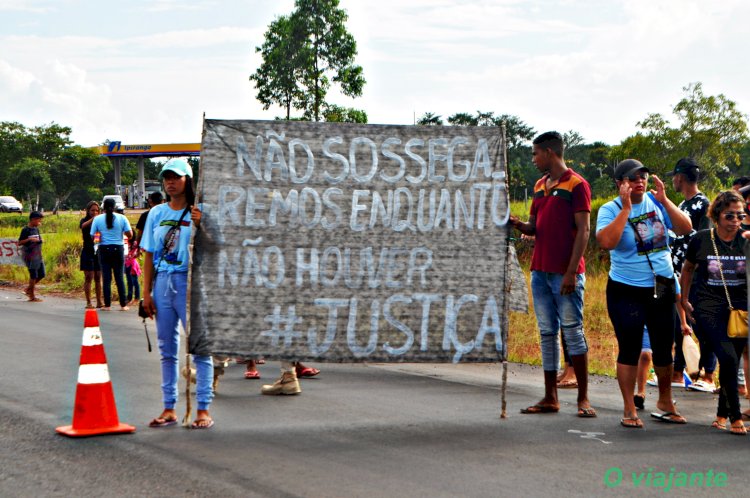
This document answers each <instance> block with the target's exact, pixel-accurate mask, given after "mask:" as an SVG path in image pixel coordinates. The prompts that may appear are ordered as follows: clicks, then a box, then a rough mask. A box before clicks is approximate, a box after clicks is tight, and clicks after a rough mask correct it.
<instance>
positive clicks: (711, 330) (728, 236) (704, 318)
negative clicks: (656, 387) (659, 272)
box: [680, 190, 747, 436]
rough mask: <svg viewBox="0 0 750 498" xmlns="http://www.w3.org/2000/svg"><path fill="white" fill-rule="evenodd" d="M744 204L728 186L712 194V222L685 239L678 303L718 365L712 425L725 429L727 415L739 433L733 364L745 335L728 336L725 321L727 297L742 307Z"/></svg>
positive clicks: (744, 297)
mask: <svg viewBox="0 0 750 498" xmlns="http://www.w3.org/2000/svg"><path fill="white" fill-rule="evenodd" d="M744 208H745V202H744V201H743V199H742V197H741V196H740V195H739V194H738V193H737V192H735V191H733V190H730V191H727V192H722V193H720V194H719V195H718V196H717V197H716V199H715V200H714V202H712V203H711V207H710V208H709V209H708V215H709V217H710V218H711V221H713V222H714V226H715V228H711V229H708V230H701V231H700V232H698V233H696V234H695V235H694V236H693V238H692V239H690V244H689V245H688V250H687V255H686V257H685V263H684V264H683V266H682V275H681V276H680V282H681V283H682V286H683V288H684V289H685V291H684V292H683V293H682V304H683V307H684V308H685V311H686V313H688V317H689V318H691V319H692V318H694V319H695V321H696V323H697V324H698V328H700V330H702V331H703V332H704V333H705V334H706V335H707V336H708V338H709V340H710V341H711V345H712V346H713V350H714V353H715V354H716V357H717V358H718V359H719V365H720V366H721V369H720V370H719V382H720V384H721V390H720V391H719V405H718V408H717V410H716V420H714V422H713V424H712V427H714V428H716V429H722V430H724V429H726V424H727V418H728V419H729V420H730V422H731V426H730V431H731V432H732V434H737V435H740V436H744V435H745V434H747V430H746V429H745V425H744V423H743V422H742V413H741V412H740V399H739V391H738V386H737V369H738V368H739V362H740V358H742V352H743V351H744V349H745V347H746V346H747V339H746V338H730V337H729V336H728V335H727V323H728V321H729V303H730V302H731V306H732V307H733V308H735V309H739V310H747V278H746V263H745V244H746V241H745V239H744V238H743V237H742V233H741V230H740V224H741V223H742V220H744V219H745V217H746V214H745V209H744ZM728 299H729V302H728V301H727V300H728Z"/></svg>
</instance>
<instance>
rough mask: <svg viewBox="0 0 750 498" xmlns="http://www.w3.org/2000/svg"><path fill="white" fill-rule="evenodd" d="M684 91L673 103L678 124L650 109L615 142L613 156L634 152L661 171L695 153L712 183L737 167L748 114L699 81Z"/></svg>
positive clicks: (744, 138) (744, 141) (621, 157)
mask: <svg viewBox="0 0 750 498" xmlns="http://www.w3.org/2000/svg"><path fill="white" fill-rule="evenodd" d="M683 90H684V92H685V94H686V95H685V97H683V98H682V99H681V100H680V101H679V102H678V103H677V105H676V106H674V108H673V114H674V115H675V116H676V117H677V120H678V122H679V126H676V127H673V126H671V123H670V122H669V121H668V120H667V119H666V118H665V117H663V116H662V115H661V114H658V113H656V114H649V115H648V116H646V118H645V119H644V120H643V121H640V122H639V123H638V127H639V128H641V129H642V130H643V131H642V132H638V133H636V134H635V135H633V136H630V137H628V138H626V139H625V140H623V141H622V143H621V144H620V145H618V146H616V147H613V148H612V151H611V154H610V158H612V159H613V160H620V159H625V158H626V157H633V158H636V159H639V160H640V161H641V162H643V163H644V164H645V165H646V166H648V167H649V169H651V170H652V171H654V172H655V173H657V174H664V173H666V172H667V171H670V170H671V169H672V167H673V166H674V164H675V163H676V162H677V160H678V159H680V158H681V157H691V158H693V159H694V160H695V161H696V162H698V164H700V165H701V167H702V168H703V171H702V175H701V176H702V177H703V179H704V181H705V182H706V184H707V186H708V187H709V188H716V187H718V185H719V183H720V179H719V177H720V176H722V175H723V176H727V175H728V174H730V173H732V170H735V171H736V170H737V166H738V165H739V164H740V151H741V150H742V147H743V146H744V145H745V143H746V142H747V139H748V128H747V122H746V121H745V119H746V117H745V116H744V115H743V114H742V113H740V112H739V111H738V110H737V106H736V104H735V103H734V102H733V101H731V100H729V99H727V98H726V97H725V96H724V95H722V94H719V95H716V96H711V95H709V96H707V95H705V94H704V93H703V86H702V85H701V83H691V84H689V85H688V86H686V87H684V88H683Z"/></svg>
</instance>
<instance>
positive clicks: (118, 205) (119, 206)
mask: <svg viewBox="0 0 750 498" xmlns="http://www.w3.org/2000/svg"><path fill="white" fill-rule="evenodd" d="M107 199H114V200H115V211H117V212H119V213H122V212H123V211H125V201H123V200H122V196H120V195H105V196H104V197H103V198H102V212H104V201H106V200H107Z"/></svg>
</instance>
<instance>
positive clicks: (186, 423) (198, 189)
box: [182, 112, 206, 427]
mask: <svg viewBox="0 0 750 498" xmlns="http://www.w3.org/2000/svg"><path fill="white" fill-rule="evenodd" d="M205 133H206V113H205V112H204V113H203V131H202V132H201V142H202V141H203V135H204V134H205ZM198 157H199V159H198V160H199V161H200V160H201V159H200V156H198ZM201 170H202V168H201V167H200V163H199V167H198V179H197V181H196V179H195V178H193V191H194V192H195V194H196V195H195V203H196V204H198V201H199V199H200V196H199V195H198V193H202V192H203V182H201V181H200V177H201V174H200V172H201ZM191 223H192V220H191ZM197 231H198V227H195V230H190V243H189V244H188V254H190V259H189V260H188V278H187V299H185V313H186V315H187V316H186V318H185V371H186V372H187V375H186V376H185V378H186V382H185V384H186V385H185V416H184V417H182V425H183V427H190V424H191V420H192V419H191V416H192V411H193V409H192V405H191V403H190V382H191V378H192V374H191V373H190V289H191V288H192V275H193V244H194V242H195V232H197ZM195 375H196V386H197V385H198V382H197V381H198V379H197V376H198V372H197V371H196V372H195Z"/></svg>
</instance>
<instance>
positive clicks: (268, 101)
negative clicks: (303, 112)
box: [250, 16, 305, 120]
mask: <svg viewBox="0 0 750 498" xmlns="http://www.w3.org/2000/svg"><path fill="white" fill-rule="evenodd" d="M304 36H305V33H304V31H303V30H302V29H301V27H300V26H298V25H297V26H295V24H294V23H293V22H292V19H291V18H289V17H287V16H282V17H279V18H278V19H276V20H275V21H273V22H272V23H271V24H270V25H269V26H268V31H266V35H265V41H264V42H263V45H262V46H260V47H256V48H255V51H256V52H261V54H262V56H263V63H262V64H261V65H260V67H259V68H258V70H257V71H256V72H255V73H254V74H253V75H252V76H250V81H253V82H255V87H256V88H257V89H258V94H257V98H258V100H259V101H260V102H261V103H262V104H263V109H266V110H267V109H268V108H269V107H271V105H273V104H278V105H280V106H281V107H283V108H285V109H286V119H287V120H288V119H289V118H290V117H291V110H292V107H295V108H297V107H298V106H301V105H304V90H303V88H302V87H301V85H300V83H299V80H300V79H301V78H302V73H301V67H302V64H303V61H302V57H303V47H304Z"/></svg>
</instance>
